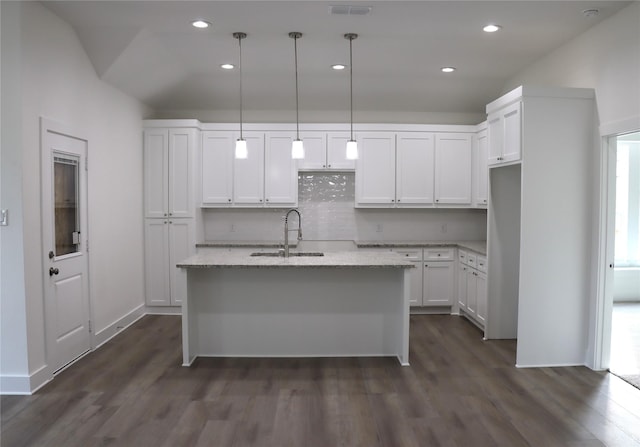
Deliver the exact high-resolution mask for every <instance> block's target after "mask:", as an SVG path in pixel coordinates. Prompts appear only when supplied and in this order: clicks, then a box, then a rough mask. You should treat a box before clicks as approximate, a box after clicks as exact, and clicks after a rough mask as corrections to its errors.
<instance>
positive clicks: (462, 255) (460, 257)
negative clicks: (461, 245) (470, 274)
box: [458, 250, 469, 264]
mask: <svg viewBox="0 0 640 447" xmlns="http://www.w3.org/2000/svg"><path fill="white" fill-rule="evenodd" d="M467 256H469V254H468V253H467V252H466V251H464V250H458V261H460V262H461V263H463V264H466V263H467Z"/></svg>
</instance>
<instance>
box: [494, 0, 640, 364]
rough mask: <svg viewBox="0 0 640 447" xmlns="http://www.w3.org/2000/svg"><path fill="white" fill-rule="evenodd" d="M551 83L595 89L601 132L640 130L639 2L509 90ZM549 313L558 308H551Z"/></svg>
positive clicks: (596, 168) (590, 358)
mask: <svg viewBox="0 0 640 447" xmlns="http://www.w3.org/2000/svg"><path fill="white" fill-rule="evenodd" d="M527 84H529V85H550V86H564V87H587V88H593V89H595V93H596V105H597V114H598V120H599V124H600V130H601V132H605V133H606V132H607V131H605V129H609V130H612V129H615V131H617V132H622V131H633V130H638V129H639V128H640V3H639V2H634V3H632V4H631V5H630V6H628V7H626V8H625V9H623V10H621V11H619V12H618V13H617V14H615V15H613V16H612V17H610V18H608V19H607V20H604V21H603V22H601V23H599V24H598V25H596V26H594V27H593V28H591V29H589V30H588V31H586V32H585V33H583V34H582V35H580V36H578V37H576V38H575V39H573V40H572V41H570V42H568V43H567V44H565V45H563V46H561V47H559V48H557V49H556V50H555V51H553V52H552V53H550V54H548V55H546V56H544V57H543V58H541V59H540V60H538V61H536V62H535V63H533V64H532V65H530V66H529V67H527V68H525V69H524V70H523V71H522V72H521V73H519V74H518V75H516V76H514V77H513V78H511V79H510V80H509V81H508V82H507V83H505V86H504V89H503V90H504V92H507V91H509V90H511V89H512V88H514V87H516V86H518V85H527ZM597 130H598V129H594V139H595V140H596V141H595V142H594V145H593V146H594V153H593V160H592V161H593V164H592V168H591V174H592V179H593V181H592V183H591V185H590V186H591V187H592V194H591V196H592V197H593V202H592V213H591V216H590V218H591V222H590V223H589V225H591V227H592V228H593V231H592V235H591V241H593V242H592V245H591V247H589V250H590V252H589V257H590V259H591V272H592V274H591V277H592V282H591V284H588V285H586V286H588V287H589V288H590V293H589V296H588V297H585V299H586V300H589V308H590V314H589V315H588V316H587V315H585V321H584V330H585V334H588V347H587V352H586V364H587V365H588V366H591V367H596V366H597V365H596V363H595V362H596V360H595V358H596V357H595V356H596V354H595V346H596V339H597V333H596V332H597V325H599V324H600V322H596V319H598V318H599V317H598V315H599V312H598V310H597V306H598V305H597V303H596V296H597V288H598V241H599V236H600V234H599V232H600V228H599V214H600V209H599V200H600V181H599V179H600V171H601V164H600V160H601V158H600V156H601V154H600V152H601V142H600V138H599V134H598V131H597ZM550 311H553V310H551V309H550Z"/></svg>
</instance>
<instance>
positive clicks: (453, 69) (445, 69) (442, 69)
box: [440, 67, 456, 73]
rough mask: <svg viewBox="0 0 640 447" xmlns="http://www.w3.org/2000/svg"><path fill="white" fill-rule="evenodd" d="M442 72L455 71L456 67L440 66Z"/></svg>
mask: <svg viewBox="0 0 640 447" xmlns="http://www.w3.org/2000/svg"><path fill="white" fill-rule="evenodd" d="M440 70H441V71H442V72H443V73H453V72H454V71H456V67H442V68H441V69H440Z"/></svg>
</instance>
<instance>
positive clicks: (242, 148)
mask: <svg viewBox="0 0 640 447" xmlns="http://www.w3.org/2000/svg"><path fill="white" fill-rule="evenodd" d="M233 37H234V38H235V39H238V47H239V58H238V68H239V72H240V138H238V139H237V140H236V158H247V157H248V156H249V152H248V151H247V141H246V140H245V139H244V138H242V39H244V38H246V37H247V34H246V33H239V32H238V33H233Z"/></svg>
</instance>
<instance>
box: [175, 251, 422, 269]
mask: <svg viewBox="0 0 640 447" xmlns="http://www.w3.org/2000/svg"><path fill="white" fill-rule="evenodd" d="M177 266H178V267H182V268H225V267H235V268H283V267H285V268H287V267H288V268H413V267H414V265H413V263H412V262H411V261H405V260H404V259H403V258H402V257H401V256H400V255H398V254H396V253H373V252H359V251H339V252H326V253H325V254H324V256H300V257H298V256H292V257H289V258H284V257H268V256H249V255H248V254H247V253H234V252H229V253H198V254H196V255H194V256H191V257H190V258H187V259H185V260H183V261H180V262H179V263H178V264H177Z"/></svg>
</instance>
